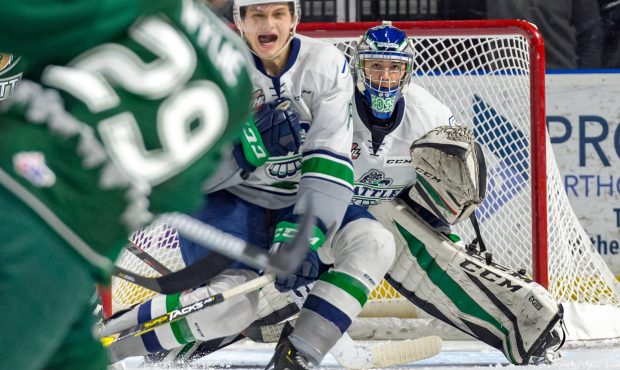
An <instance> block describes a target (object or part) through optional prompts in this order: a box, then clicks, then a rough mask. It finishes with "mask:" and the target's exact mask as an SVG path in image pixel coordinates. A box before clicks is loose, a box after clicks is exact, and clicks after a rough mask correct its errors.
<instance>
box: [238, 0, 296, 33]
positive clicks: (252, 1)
mask: <svg viewBox="0 0 620 370" xmlns="http://www.w3.org/2000/svg"><path fill="white" fill-rule="evenodd" d="M276 3H291V5H293V16H294V17H295V23H294V24H293V29H292V30H291V32H292V34H295V29H296V28H297V25H298V24H299V20H300V19H301V3H300V1H299V0H234V3H233V18H234V20H235V25H236V26H237V29H239V32H241V36H243V29H242V27H241V24H242V21H243V19H242V17H241V8H243V7H244V6H250V5H267V4H276Z"/></svg>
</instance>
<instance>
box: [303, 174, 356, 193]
mask: <svg viewBox="0 0 620 370" xmlns="http://www.w3.org/2000/svg"><path fill="white" fill-rule="evenodd" d="M303 178H304V179H318V180H322V181H327V182H330V183H332V184H336V185H338V186H342V187H344V188H346V189H347V190H349V191H351V192H352V191H353V188H352V187H351V186H350V185H349V184H348V183H347V182H346V181H342V180H337V179H334V178H333V177H329V176H325V175H323V174H319V173H313V174H311V175H306V176H304V177H303Z"/></svg>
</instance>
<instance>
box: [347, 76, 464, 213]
mask: <svg viewBox="0 0 620 370" xmlns="http://www.w3.org/2000/svg"><path fill="white" fill-rule="evenodd" d="M453 121H454V116H453V115H452V113H451V112H450V109H449V108H448V107H446V106H445V105H444V104H443V103H441V102H440V101H439V100H437V99H436V98H435V97H434V96H432V95H431V94H430V93H429V92H428V91H427V90H425V89H424V88H423V87H421V86H418V85H416V84H414V83H410V84H409V88H408V90H407V92H406V94H405V95H404V97H403V98H401V99H400V100H399V101H398V102H397V104H396V107H395V109H394V113H393V115H392V117H390V119H388V120H386V122H377V119H376V118H374V117H372V114H371V113H370V111H369V110H368V109H367V105H366V103H365V102H364V101H363V99H362V98H361V95H360V93H359V92H357V91H356V93H355V99H354V106H353V127H354V132H353V143H352V146H351V159H352V161H353V166H354V168H355V184H354V190H353V200H352V203H354V204H357V205H361V206H364V207H369V206H372V205H375V204H379V203H381V202H382V201H386V200H390V199H392V198H394V197H395V196H396V195H397V194H398V193H399V192H400V191H401V190H402V189H403V188H404V187H406V186H409V185H411V184H413V183H414V182H415V181H416V173H415V170H414V168H413V166H412V163H411V155H410V147H411V143H413V141H415V140H417V139H419V138H420V137H422V136H423V135H424V134H426V133H427V132H428V131H430V130H432V129H434V128H436V127H439V126H445V125H448V124H453V123H454V122H453ZM369 122H372V124H369Z"/></svg>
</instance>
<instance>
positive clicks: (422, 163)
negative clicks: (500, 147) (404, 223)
mask: <svg viewBox="0 0 620 370" xmlns="http://www.w3.org/2000/svg"><path fill="white" fill-rule="evenodd" d="M411 160H412V164H413V166H414V168H415V171H416V172H417V180H418V181H417V182H416V183H415V184H414V185H413V186H412V187H411V189H410V190H409V193H408V196H409V198H411V199H412V200H413V201H414V202H416V203H418V204H419V205H421V206H422V207H424V208H425V209H427V210H428V211H430V212H432V213H433V214H434V215H435V216H437V217H438V218H439V219H440V220H441V221H443V222H444V223H446V224H448V225H454V224H457V223H459V222H461V221H463V220H466V219H467V218H469V216H470V215H471V214H472V212H474V211H475V210H476V208H477V207H478V206H479V205H480V204H481V203H482V201H483V200H484V198H485V195H486V183H487V168H486V162H485V160H484V155H483V153H482V148H481V147H480V145H479V144H478V143H477V142H476V141H475V139H474V135H473V132H472V131H471V130H470V129H469V128H467V127H465V126H459V125H455V126H441V127H438V128H436V129H434V130H432V131H430V132H428V133H427V134H426V135H424V136H423V137H421V138H420V139H418V140H416V141H414V142H413V144H412V145H411Z"/></svg>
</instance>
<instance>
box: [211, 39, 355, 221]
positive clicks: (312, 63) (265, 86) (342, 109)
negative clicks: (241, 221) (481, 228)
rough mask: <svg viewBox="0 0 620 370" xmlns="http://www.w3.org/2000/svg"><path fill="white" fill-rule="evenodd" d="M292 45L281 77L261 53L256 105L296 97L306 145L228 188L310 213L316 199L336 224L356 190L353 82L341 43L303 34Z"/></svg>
mask: <svg viewBox="0 0 620 370" xmlns="http://www.w3.org/2000/svg"><path fill="white" fill-rule="evenodd" d="M291 48H292V51H291V55H290V57H289V60H288V63H287V65H286V67H285V69H284V71H283V72H282V73H281V75H280V76H278V77H271V76H269V75H268V74H267V73H266V72H265V70H264V68H263V65H262V63H261V61H260V59H258V58H257V57H256V56H255V57H254V61H255V66H254V68H250V75H251V78H252V82H253V85H254V88H255V90H254V106H257V107H258V106H260V105H262V104H263V103H265V102H269V101H273V100H275V99H277V98H279V97H286V98H289V99H290V100H291V101H292V106H291V108H292V109H294V110H295V111H297V112H298V113H299V116H300V122H301V126H302V141H303V145H302V147H301V150H300V152H299V153H291V154H289V155H287V156H284V157H272V158H270V159H269V160H268V161H267V162H266V163H265V164H264V165H263V166H261V167H259V168H257V169H256V170H255V171H254V172H253V173H252V174H250V176H249V177H248V178H247V179H245V180H244V181H242V182H240V183H239V181H237V184H235V185H234V186H230V187H226V189H227V190H228V191H230V192H231V193H233V194H235V195H237V196H239V197H241V198H243V199H244V200H246V201H248V202H251V203H254V204H257V205H259V206H261V207H265V208H269V209H279V208H283V207H286V206H290V205H293V204H295V213H296V214H301V213H305V207H306V206H307V205H308V204H310V203H311V204H312V210H313V213H314V214H316V215H317V216H318V217H319V218H320V219H321V220H322V221H323V222H324V223H325V224H326V225H332V224H333V223H334V222H336V223H339V222H340V218H341V217H342V215H344V211H345V209H346V205H347V204H348V203H349V202H350V199H351V195H352V189H353V167H352V165H351V158H350V154H349V150H350V149H351V140H352V132H353V130H352V125H351V105H350V101H351V96H352V95H353V81H352V78H351V74H350V69H349V65H348V61H347V59H346V57H345V56H344V54H342V53H341V52H340V51H339V50H338V49H337V48H336V47H335V46H333V45H331V44H328V43H326V42H324V41H321V40H316V39H311V38H308V37H305V36H301V35H297V36H295V38H294V39H293V40H292V41H291ZM221 188H222V186H217V189H221ZM326 205H329V206H326Z"/></svg>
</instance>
